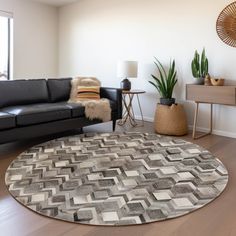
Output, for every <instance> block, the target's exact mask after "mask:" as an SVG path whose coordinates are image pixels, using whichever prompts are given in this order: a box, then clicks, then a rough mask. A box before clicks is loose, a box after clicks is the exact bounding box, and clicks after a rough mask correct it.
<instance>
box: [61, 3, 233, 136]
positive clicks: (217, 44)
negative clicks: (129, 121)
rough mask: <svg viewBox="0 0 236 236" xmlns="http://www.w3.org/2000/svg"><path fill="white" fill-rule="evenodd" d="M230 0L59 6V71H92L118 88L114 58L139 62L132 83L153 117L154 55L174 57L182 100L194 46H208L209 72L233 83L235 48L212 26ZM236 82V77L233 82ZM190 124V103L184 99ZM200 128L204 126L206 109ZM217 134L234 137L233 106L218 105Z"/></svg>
mask: <svg viewBox="0 0 236 236" xmlns="http://www.w3.org/2000/svg"><path fill="white" fill-rule="evenodd" d="M230 2H231V1H230V0H215V1H214V3H212V1H205V0H198V1H193V0H192V1H189V0H178V1H173V0H145V1H143V0H119V1H118V0H80V1H79V2H78V3H75V4H72V5H68V6H65V7H62V8H60V10H59V49H60V50H59V75H60V76H68V75H71V76H76V75H93V76H97V77H98V78H99V79H100V80H102V83H103V85H105V86H119V82H120V81H119V80H118V79H117V78H116V65H117V61H118V60H120V59H121V60H127V59H128V60H137V61H139V64H140V71H139V78H138V79H136V80H135V79H133V87H134V88H141V89H144V90H146V91H147V93H146V95H144V96H142V97H141V100H142V106H143V110H144V116H145V117H146V119H150V120H151V119H153V116H154V111H155V106H156V103H157V98H158V96H157V93H156V91H155V89H154V88H153V87H152V86H151V85H150V84H149V83H148V80H149V79H150V74H151V73H154V70H155V68H154V66H153V63H152V61H153V56H156V57H158V58H159V59H160V60H161V61H162V62H163V63H164V64H166V65H168V63H169V59H170V58H175V59H176V63H177V69H178V78H179V83H178V86H177V88H176V90H175V96H176V97H177V98H178V100H179V101H183V100H185V84H186V83H191V82H192V76H191V69H190V63H191V60H192V57H193V54H194V50H195V49H198V50H202V48H203V47H204V46H205V47H206V52H207V56H208V58H209V61H210V73H211V74H212V75H213V76H218V77H224V78H226V79H228V80H229V82H230V83H232V82H234V84H236V69H235V61H236V49H235V48H231V47H229V46H227V45H225V44H224V43H223V42H221V41H220V39H219V38H218V37H217V34H216V30H215V24H216V19H217V16H218V15H219V13H220V12H221V10H222V9H223V8H224V7H225V6H226V5H227V4H228V3H230ZM233 80H235V81H233ZM186 108H187V113H188V119H189V124H192V118H193V104H192V103H186ZM201 112H202V113H201V114H202V118H201V119H200V122H199V126H200V127H203V128H204V127H207V124H208V123H207V115H208V112H207V107H204V106H203V109H201ZM214 114H215V119H214V123H215V128H214V129H215V132H216V133H218V134H222V135H228V136H233V137H236V122H235V118H236V108H234V107H227V106H226V107H223V106H221V107H220V106H216V109H215V112H214Z"/></svg>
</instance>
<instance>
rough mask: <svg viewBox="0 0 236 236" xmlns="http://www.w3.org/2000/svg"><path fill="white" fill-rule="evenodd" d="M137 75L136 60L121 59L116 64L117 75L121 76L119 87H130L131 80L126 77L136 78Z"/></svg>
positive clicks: (125, 88)
mask: <svg viewBox="0 0 236 236" xmlns="http://www.w3.org/2000/svg"><path fill="white" fill-rule="evenodd" d="M137 75H138V62H137V61H122V62H119V63H118V66H117V77H118V78H123V80H122V81H121V84H120V87H121V88H122V89H123V90H128V91H129V90H130V89H131V82H130V81H129V80H128V78H137Z"/></svg>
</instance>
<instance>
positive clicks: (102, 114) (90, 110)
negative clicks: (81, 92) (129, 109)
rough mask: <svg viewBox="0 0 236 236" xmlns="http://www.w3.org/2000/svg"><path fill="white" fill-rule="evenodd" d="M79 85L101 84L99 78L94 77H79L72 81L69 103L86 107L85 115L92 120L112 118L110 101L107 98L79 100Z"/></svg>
mask: <svg viewBox="0 0 236 236" xmlns="http://www.w3.org/2000/svg"><path fill="white" fill-rule="evenodd" d="M78 86H101V83H100V81H99V80H98V79H96V78H93V77H78V78H75V79H73V80H72V81H71V94H70V100H69V101H68V103H78V104H81V105H82V106H84V107H85V116H86V117H87V118H89V119H90V120H94V119H100V120H102V121H103V122H107V121H110V120H111V107H110V102H109V100H108V99H106V98H102V99H99V100H79V99H78V98H77V92H78V91H77V88H78Z"/></svg>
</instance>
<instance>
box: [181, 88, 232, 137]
mask: <svg viewBox="0 0 236 236" xmlns="http://www.w3.org/2000/svg"><path fill="white" fill-rule="evenodd" d="M186 99H187V100H191V101H195V103H196V108H195V115H194V124H193V139H198V138H201V137H204V136H206V135H209V134H211V133H212V120H213V115H212V113H213V104H219V105H229V106H236V86H206V85H194V84H187V85H186ZM200 103H206V104H210V130H209V132H208V133H206V134H203V135H200V136H196V127H197V120H198V113H199V104H200Z"/></svg>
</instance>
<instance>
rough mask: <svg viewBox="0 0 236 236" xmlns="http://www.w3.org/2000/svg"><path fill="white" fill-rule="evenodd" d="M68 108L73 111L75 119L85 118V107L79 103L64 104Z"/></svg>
mask: <svg viewBox="0 0 236 236" xmlns="http://www.w3.org/2000/svg"><path fill="white" fill-rule="evenodd" d="M64 104H65V105H66V106H67V107H69V108H70V109H71V114H72V117H73V118H76V117H83V116H85V107H84V106H82V105H80V104H78V103H67V102H65V103H64Z"/></svg>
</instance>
